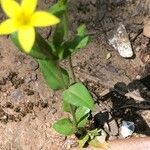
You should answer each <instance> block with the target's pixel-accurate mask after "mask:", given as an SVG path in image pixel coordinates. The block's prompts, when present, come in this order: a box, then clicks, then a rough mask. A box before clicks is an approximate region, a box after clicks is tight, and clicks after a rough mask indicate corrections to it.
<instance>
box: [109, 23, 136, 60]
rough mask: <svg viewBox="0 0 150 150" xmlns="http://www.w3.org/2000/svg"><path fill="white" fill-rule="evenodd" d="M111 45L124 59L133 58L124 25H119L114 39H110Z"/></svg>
mask: <svg viewBox="0 0 150 150" xmlns="http://www.w3.org/2000/svg"><path fill="white" fill-rule="evenodd" d="M109 44H110V45H112V46H113V48H114V49H116V50H117V51H118V52H119V54H120V56H122V57H124V58H131V57H132V56H133V51H132V47H131V43H130V41H129V37H128V34H127V31H126V28H125V26H124V25H123V24H122V23H120V24H119V25H118V28H117V29H116V31H115V34H114V35H113V37H111V38H109Z"/></svg>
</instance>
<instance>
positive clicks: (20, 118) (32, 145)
mask: <svg viewBox="0 0 150 150" xmlns="http://www.w3.org/2000/svg"><path fill="white" fill-rule="evenodd" d="M51 3H52V1H48V0H47V1H46V0H45V1H42V0H41V1H40V3H39V7H40V8H43V9H46V8H47V7H48V5H49V4H51ZM99 11H100V9H98V8H97V3H96V1H95V0H92V1H91V0H86V1H84V0H76V1H72V2H71V4H70V12H71V13H70V21H71V23H70V24H71V25H70V30H71V34H73V33H74V32H75V29H76V27H77V26H78V25H79V24H81V23H85V24H86V26H87V28H88V34H89V35H91V39H92V40H91V43H90V44H89V45H88V46H87V47H86V48H85V49H83V50H81V51H80V52H78V53H76V54H75V55H74V56H73V66H74V69H75V72H76V73H77V75H76V77H77V78H78V79H80V80H81V81H83V82H84V84H85V85H86V86H87V87H88V89H89V90H90V91H91V94H92V96H93V98H94V99H95V101H96V110H95V112H94V113H93V116H94V121H95V124H94V125H95V126H96V127H101V128H104V129H105V131H106V132H107V133H108V135H109V137H108V139H109V140H111V139H115V138H122V137H121V136H120V127H121V121H122V120H127V121H133V122H134V123H135V127H136V129H135V133H137V135H138V136H149V135H150V129H149V128H150V111H149V109H150V105H149V102H148V101H149V100H150V91H149V89H150V86H149V85H150V79H149V76H150V64H149V63H150V47H149V44H150V43H149V42H150V41H149V39H148V38H146V37H145V36H143V34H142V32H141V31H142V29H143V20H144V18H145V17H146V16H145V15H143V14H142V13H135V12H136V5H135V4H134V3H133V2H132V1H131V2H129V3H128V4H119V5H113V6H111V10H110V11H109V12H108V13H106V15H105V17H104V19H103V20H100V19H99V18H100V16H99V15H101V14H99ZM2 17H3V16H2ZM108 18H109V19H111V20H114V21H113V23H114V24H117V23H119V22H122V23H123V24H124V25H125V27H126V29H127V33H128V35H129V39H130V41H131V44H132V48H133V50H134V53H135V57H134V58H131V59H125V58H122V57H121V56H119V54H118V52H117V51H115V50H113V48H112V47H110V46H109V45H108V43H107V36H106V34H105V32H104V30H105V29H107V28H108V27H107V26H108V23H105V21H107V19H108ZM109 24H110V22H109ZM102 28H103V29H104V30H102ZM111 30H112V29H111ZM48 31H49V28H46V29H44V30H42V32H43V34H42V35H43V37H45V38H46V37H47V35H48ZM108 54H109V55H110V54H111V55H110V56H111V57H109V58H108V59H107V56H108ZM0 60H1V64H0V149H2V150H55V149H56V150H57V149H62V150H63V149H69V148H72V147H76V146H77V142H76V138H75V137H74V136H72V137H68V138H65V137H63V136H60V135H59V134H57V133H56V132H55V131H54V130H53V129H52V125H53V123H54V122H55V121H56V120H58V119H59V118H60V117H62V115H63V113H62V111H61V97H60V93H61V91H58V92H54V91H52V90H50V89H48V87H47V86H46V84H45V82H44V80H43V77H42V75H41V73H40V71H39V69H38V64H37V63H36V62H35V61H34V60H33V59H32V58H31V57H29V56H26V55H24V54H23V53H21V52H20V51H18V50H17V49H16V47H15V46H14V45H13V44H12V43H11V42H10V39H9V38H8V37H5V36H1V37H0ZM64 63H65V65H66V64H67V62H64ZM64 63H63V64H64ZM139 78H140V79H139ZM107 90H109V92H108V93H106V94H104V92H105V91H107ZM137 91H140V92H139V93H138V92H137ZM125 93H130V95H129V96H128V97H127V96H125ZM102 95H103V96H102ZM139 97H140V98H141V97H142V98H143V99H144V100H147V101H146V102H145V101H139Z"/></svg>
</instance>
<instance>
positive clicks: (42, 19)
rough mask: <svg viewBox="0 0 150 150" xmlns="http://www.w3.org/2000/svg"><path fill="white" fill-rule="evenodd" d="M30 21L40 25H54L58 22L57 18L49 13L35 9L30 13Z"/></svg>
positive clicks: (34, 24)
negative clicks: (35, 10)
mask: <svg viewBox="0 0 150 150" xmlns="http://www.w3.org/2000/svg"><path fill="white" fill-rule="evenodd" d="M31 22H32V25H33V26H36V27H42V26H49V25H55V24H57V23H59V22H60V20H59V18H57V17H56V16H54V15H53V14H51V13H48V12H44V11H37V12H35V13H34V14H33V15H32V18H31Z"/></svg>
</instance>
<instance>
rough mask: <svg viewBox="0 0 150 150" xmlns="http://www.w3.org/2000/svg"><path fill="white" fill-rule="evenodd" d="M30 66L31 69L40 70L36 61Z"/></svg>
mask: <svg viewBox="0 0 150 150" xmlns="http://www.w3.org/2000/svg"><path fill="white" fill-rule="evenodd" d="M30 65H31V69H32V70H34V71H35V70H37V69H38V68H39V65H38V63H37V62H36V61H31V62H30Z"/></svg>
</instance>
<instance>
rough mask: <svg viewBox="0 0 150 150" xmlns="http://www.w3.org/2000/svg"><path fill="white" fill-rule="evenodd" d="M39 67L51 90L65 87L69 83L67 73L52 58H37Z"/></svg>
mask: <svg viewBox="0 0 150 150" xmlns="http://www.w3.org/2000/svg"><path fill="white" fill-rule="evenodd" d="M38 63H39V67H40V69H41V71H42V73H43V76H44V78H45V81H46V82H47V85H48V86H49V87H50V88H52V89H53V90H59V89H63V88H66V87H67V86H68V85H69V75H68V73H67V71H66V70H64V69H63V68H60V67H59V66H58V65H57V64H56V63H55V62H54V61H52V60H41V59H38Z"/></svg>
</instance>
